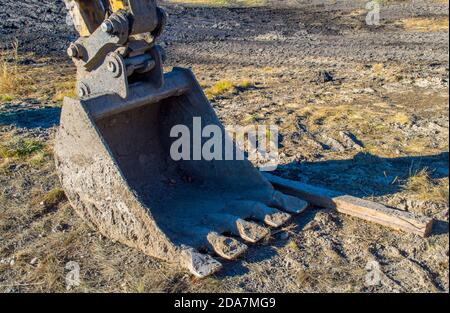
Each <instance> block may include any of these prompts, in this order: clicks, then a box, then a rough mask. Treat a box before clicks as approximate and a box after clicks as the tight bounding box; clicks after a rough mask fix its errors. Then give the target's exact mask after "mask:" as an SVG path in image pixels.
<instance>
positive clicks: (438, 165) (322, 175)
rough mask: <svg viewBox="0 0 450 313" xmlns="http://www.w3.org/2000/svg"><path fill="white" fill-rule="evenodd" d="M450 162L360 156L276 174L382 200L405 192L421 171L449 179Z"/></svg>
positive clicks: (308, 164)
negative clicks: (407, 182) (381, 197)
mask: <svg viewBox="0 0 450 313" xmlns="http://www.w3.org/2000/svg"><path fill="white" fill-rule="evenodd" d="M448 162H449V159H448V152H442V153H439V154H436V155H427V156H406V157H398V158H382V157H378V156H376V155H373V154H370V153H362V152H361V153H358V154H356V155H355V156H354V157H353V158H352V159H347V160H326V161H315V162H299V163H290V164H287V165H281V166H279V168H278V170H277V172H276V174H281V175H282V176H284V177H286V178H290V179H293V180H301V181H305V182H307V183H308V184H312V185H318V186H322V187H325V188H329V189H334V190H336V191H340V192H345V193H346V194H350V195H352V196H355V197H368V196H375V197H380V196H386V195H392V194H395V193H398V192H400V191H402V187H403V183H404V182H405V181H406V180H407V179H408V178H410V177H411V176H413V175H415V174H417V173H418V172H420V171H422V170H426V171H427V172H428V173H429V175H430V178H432V179H440V178H446V177H448V173H449V163H448Z"/></svg>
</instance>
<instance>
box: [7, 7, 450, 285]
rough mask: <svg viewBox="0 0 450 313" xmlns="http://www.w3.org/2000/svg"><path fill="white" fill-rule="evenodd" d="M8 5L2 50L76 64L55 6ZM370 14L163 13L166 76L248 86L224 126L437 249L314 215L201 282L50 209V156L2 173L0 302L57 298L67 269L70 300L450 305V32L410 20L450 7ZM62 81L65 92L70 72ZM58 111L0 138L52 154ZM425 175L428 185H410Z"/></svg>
mask: <svg viewBox="0 0 450 313" xmlns="http://www.w3.org/2000/svg"><path fill="white" fill-rule="evenodd" d="M0 1H1V9H0V39H1V40H0V45H2V48H7V47H8V46H9V45H10V44H11V42H13V41H14V39H16V38H17V39H18V41H19V52H20V53H22V54H24V55H27V58H26V60H28V61H27V62H30V63H31V65H30V66H36V64H53V65H54V66H60V64H64V65H67V64H68V61H67V60H66V59H65V56H64V51H65V47H66V46H67V44H68V43H69V42H70V41H71V40H73V39H74V38H75V33H74V31H73V29H72V28H71V27H70V26H69V25H67V23H66V12H65V9H64V6H63V3H62V1H60V0H58V1H49V0H48V1H47V0H46V1H37V0H24V1H21V2H20V3H18V2H17V1H11V0H0ZM365 3H366V2H365V1H319V0H315V1H302V0H297V1H270V2H268V3H267V4H266V5H264V6H258V7H251V8H249V7H244V6H239V7H237V6H231V7H217V6H198V5H189V4H173V3H169V2H163V3H162V6H163V7H164V8H165V9H166V10H167V12H168V13H169V22H168V25H167V28H166V31H165V33H164V35H163V36H162V38H161V45H162V46H163V47H164V48H165V49H166V52H167V56H168V59H167V63H166V65H167V68H168V69H169V68H170V67H171V66H185V67H192V69H193V71H194V72H195V74H196V75H197V76H198V79H199V81H200V83H201V85H202V86H203V87H204V88H205V89H208V88H209V87H211V86H213V85H214V84H215V83H216V82H218V81H221V80H226V81H229V82H240V81H243V80H245V81H250V82H251V87H248V88H235V89H234V90H232V91H231V92H228V93H225V94H220V95H216V96H214V97H212V99H211V101H212V104H213V106H214V108H215V110H216V111H217V113H218V115H219V117H220V118H221V119H222V121H223V122H224V123H225V124H229V125H235V124H239V125H242V124H243V125H247V124H255V123H258V124H275V125H278V126H279V128H280V134H281V136H280V137H281V138H280V147H281V148H280V153H281V154H280V158H281V160H280V163H281V164H280V166H279V168H278V169H277V171H276V174H277V175H280V176H283V177H287V178H291V179H294V180H299V181H303V182H308V183H311V184H314V185H319V186H323V187H327V188H330V189H335V190H339V191H342V192H346V193H349V194H352V195H355V196H359V197H364V198H367V199H371V200H375V201H379V202H381V203H384V204H386V205H389V206H392V207H395V208H398V209H400V210H406V211H410V212H414V213H417V214H420V215H426V216H430V217H433V218H435V220H436V223H435V227H434V229H433V234H432V236H430V237H429V238H420V237H417V236H415V235H411V234H404V233H398V232H394V231H391V230H389V229H386V228H383V227H381V226H377V225H374V224H370V223H365V222H363V221H360V220H357V219H354V218H350V217H347V216H344V215H340V214H337V213H335V212H332V211H329V210H323V209H318V208H312V209H311V210H309V211H308V212H307V213H306V214H304V215H301V216H299V217H297V218H295V219H294V220H293V222H292V223H291V224H290V225H289V226H288V227H286V228H284V229H283V230H281V231H277V232H275V233H274V234H273V235H272V236H271V237H270V238H268V239H267V240H266V241H265V242H263V243H261V244H258V245H256V246H254V247H252V248H251V249H250V250H249V252H248V253H247V254H246V255H245V256H244V257H243V258H242V259H241V260H239V261H236V262H226V264H225V269H224V270H223V271H222V272H220V273H219V274H217V275H216V276H214V277H211V278H208V279H206V280H203V281H197V280H195V279H193V278H192V277H190V276H189V275H188V274H187V273H184V272H178V271H176V270H174V269H173V268H171V267H170V266H169V265H167V264H165V263H163V262H159V261H157V260H154V259H152V258H149V257H146V256H144V255H142V254H140V253H139V252H137V251H135V250H133V249H130V248H127V247H125V246H123V245H121V244H118V243H113V242H111V241H109V240H108V239H106V238H103V237H102V236H99V235H98V233H96V232H95V230H92V229H90V228H89V227H88V226H87V225H86V224H85V223H84V222H83V221H81V220H80V219H79V218H78V217H77V216H76V214H75V213H74V212H73V210H72V209H71V208H70V205H69V204H68V203H67V202H64V201H63V202H61V203H59V204H58V205H57V206H55V207H52V208H51V209H46V208H45V207H42V201H41V200H40V199H42V197H43V196H44V195H45V194H46V193H47V192H48V191H50V190H52V189H54V188H58V187H59V183H58V181H57V179H56V175H55V172H54V167H53V160H52V155H51V153H49V154H48V155H46V156H45V157H44V160H43V161H42V162H40V163H38V164H34V163H33V164H28V163H26V162H23V161H14V162H13V163H12V164H10V165H8V167H7V168H6V169H4V170H3V171H2V172H1V173H0V186H2V187H1V190H2V197H1V198H0V214H1V216H2V218H3V222H2V224H1V225H0V226H1V232H2V236H1V238H0V261H1V262H0V290H1V291H5V292H22V291H64V290H66V285H65V284H66V282H65V275H66V274H67V270H66V269H65V268H64V266H65V264H67V262H69V261H76V262H77V263H79V264H80V267H81V278H82V284H81V285H80V286H78V287H74V288H72V289H71V291H101V292H103V291H167V292H174V291H182V292H192V291H193V292H196V291H206V292H215V291H248V292H262V291H265V292H444V291H445V292H448V291H449V269H448V264H449V248H448V247H449V234H448V200H446V199H445V195H447V196H448V135H449V132H448V129H449V114H448V75H449V73H448V70H449V64H448V63H449V62H448V53H449V42H448V26H447V29H446V30H431V29H414V28H407V27H406V26H405V23H404V22H402V21H404V20H406V19H414V18H420V19H425V20H428V21H435V20H441V19H447V21H448V2H443V1H431V0H429V1H386V2H383V5H382V7H381V12H380V17H381V21H380V25H379V26H369V25H367V24H366V23H365V16H366V14H367V10H366V9H365ZM447 23H448V22H447ZM49 56H50V59H48V58H46V59H45V61H42V58H43V57H49ZM30 60H31V61H30ZM58 75H59V76H58V79H60V76H61V75H62V77H67V79H70V77H71V75H73V68H71V69H70V68H69V69H68V70H67V71H66V72H64V73H63V74H60V73H58ZM64 75H67V76H64ZM48 77H49V80H51V79H53V78H55V77H56V76H54V74H52V73H49V76H48ZM59 105H60V103H59V104H58V103H56V104H55V103H54V102H53V101H50V100H45V97H43V98H42V99H39V100H36V99H29V97H21V98H20V97H19V98H17V99H14V100H12V101H8V102H7V103H3V104H0V126H1V133H0V135H1V136H2V139H3V140H7V139H8V140H9V138H11V137H18V138H37V139H38V140H39V141H40V142H44V143H46V144H47V145H48V146H49V147H50V148H51V145H52V140H53V135H54V131H55V127H56V126H54V125H55V124H57V123H58V117H59V108H58V106H59ZM44 116H45V118H44ZM39 117H43V118H42V123H39V122H38V120H39V119H40V118H39ZM5 138H6V139H5ZM423 171H425V172H426V173H427V179H428V181H427V182H428V183H429V185H426V188H425V189H424V188H408V187H407V186H410V185H408V182H411V181H412V180H413V179H414V177H415V176H417V175H418V174H419V173H423ZM422 187H423V186H422ZM442 195H443V196H442ZM17 212H19V213H17ZM374 271H375V272H376V274H377V275H378V276H377V275H375V276H377V277H379V280H377V281H376V282H374V281H373V280H371V279H370V277H374V276H373V275H371V274H373V273H374Z"/></svg>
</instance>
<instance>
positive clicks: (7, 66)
mask: <svg viewBox="0 0 450 313" xmlns="http://www.w3.org/2000/svg"><path fill="white" fill-rule="evenodd" d="M18 48H19V44H18V42H17V41H16V42H14V43H13V44H12V49H10V50H8V51H6V52H1V51H0V52H1V53H0V101H2V102H5V101H11V100H13V99H14V98H15V96H16V95H19V94H22V91H23V86H24V85H27V84H28V83H29V81H30V77H29V76H27V75H25V74H23V72H22V71H21V69H20V67H19V65H18V62H19V59H20V58H19V53H18Z"/></svg>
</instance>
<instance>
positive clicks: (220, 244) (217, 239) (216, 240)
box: [207, 232, 248, 260]
mask: <svg viewBox="0 0 450 313" xmlns="http://www.w3.org/2000/svg"><path fill="white" fill-rule="evenodd" d="M207 238H208V242H209V244H210V245H211V246H212V248H213V249H214V251H215V252H216V253H217V254H218V255H220V256H221V257H222V258H224V259H227V260H234V259H236V258H238V257H239V256H241V255H242V254H243V253H245V251H247V249H248V247H247V245H245V244H243V243H241V242H239V241H238V240H236V239H234V238H231V237H226V236H222V235H220V234H218V233H216V232H210V233H209V234H208V236H207Z"/></svg>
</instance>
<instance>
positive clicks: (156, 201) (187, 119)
mask: <svg viewBox="0 0 450 313" xmlns="http://www.w3.org/2000/svg"><path fill="white" fill-rule="evenodd" d="M194 118H197V119H200V120H201V122H202V125H216V126H218V127H220V129H221V130H223V131H224V127H223V125H222V124H221V123H220V121H219V119H218V117H217V116H216V114H215V113H214V110H213V108H212V106H211V105H210V103H209V102H208V100H207V98H206V97H205V95H204V93H203V91H202V89H201V88H200V86H199V84H198V83H197V81H196V79H195V77H194V76H193V74H192V73H191V71H190V70H186V69H179V68H175V69H174V70H173V71H172V72H170V73H168V74H165V75H164V84H163V85H162V87H159V88H157V87H155V86H154V84H152V83H150V82H141V83H139V84H135V85H131V86H130V87H129V93H128V97H126V98H122V97H120V96H119V95H117V94H104V95H99V96H91V97H84V98H81V100H75V99H70V98H66V99H65V101H64V105H63V108H62V116H61V124H60V127H59V130H58V133H57V136H56V143H55V159H56V166H57V169H58V172H59V175H60V180H61V183H62V185H63V187H64V189H65V191H66V193H67V197H68V199H69V200H70V202H71V204H72V205H73V207H74V208H75V209H76V211H77V212H78V213H79V214H80V215H81V216H82V217H83V218H84V219H85V220H86V221H87V222H88V223H90V224H91V225H93V226H94V227H95V228H96V229H98V230H99V231H100V232H101V233H102V234H103V235H104V236H106V237H109V238H111V239H113V240H115V241H119V242H122V243H124V244H126V245H128V246H131V247H135V248H137V249H140V250H141V251H143V252H144V253H146V254H147V255H150V256H153V257H156V258H159V259H163V260H166V261H169V262H172V263H175V264H178V265H180V266H182V267H183V268H186V269H189V270H190V271H191V272H192V273H193V274H194V275H196V276H198V277H204V276H207V275H210V274H212V273H214V272H216V271H217V270H218V269H220V268H221V263H220V261H218V260H220V259H235V258H237V257H239V256H240V255H241V254H242V253H243V252H245V251H246V249H247V245H246V244H248V243H255V242H258V241H259V240H261V239H262V238H264V237H265V236H267V235H268V234H269V232H270V228H272V227H279V226H281V225H283V224H284V223H286V222H287V221H288V220H289V219H290V217H291V216H292V215H293V214H298V213H300V212H302V211H303V210H305V209H306V207H307V203H306V202H304V201H302V200H300V199H298V198H295V197H292V196H289V195H285V194H282V193H280V192H278V191H276V190H275V189H274V188H273V187H272V185H271V184H270V183H269V182H268V181H267V180H266V179H265V178H264V177H263V176H262V174H261V173H260V171H259V170H258V169H257V168H255V167H254V166H253V165H252V163H250V162H249V161H248V160H246V159H243V160H236V159H234V160H227V159H226V158H225V157H224V158H217V159H213V160H205V159H203V158H199V159H195V158H191V159H187V160H185V159H181V160H174V158H173V157H172V156H171V148H172V146H173V143H174V141H175V140H176V139H177V138H174V137H172V136H171V130H172V129H173V127H174V126H176V125H184V126H183V127H185V128H186V129H189V131H190V133H191V134H193V133H194V132H195V129H194V128H195V125H194V122H193V121H194V120H195V119H194ZM224 133H225V131H224ZM192 140H195V139H192ZM202 140H205V139H202ZM229 140H230V139H229V137H228V136H223V138H222V139H221V143H222V145H223V146H224V147H225V145H229V144H230V142H229ZM232 145H233V147H234V149H238V148H237V146H236V145H235V143H234V142H233V143H232ZM194 148H195V147H194V145H192V146H191V147H190V153H191V155H192V154H195V151H194Z"/></svg>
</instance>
